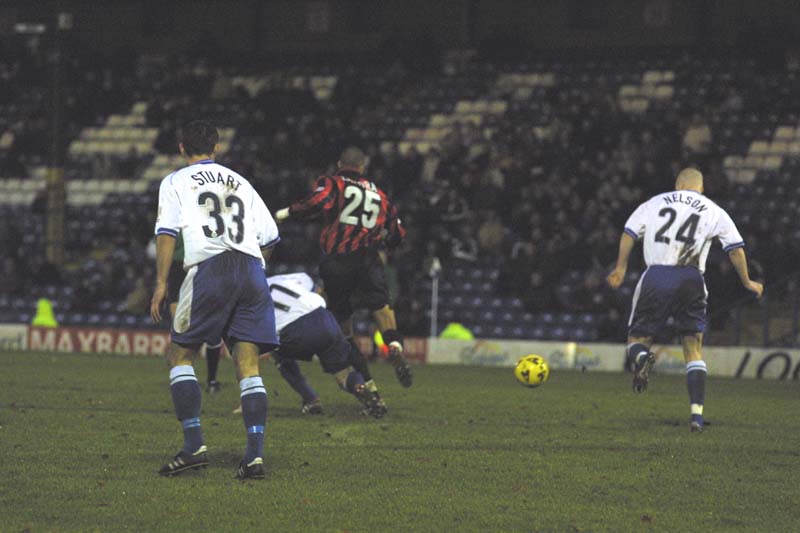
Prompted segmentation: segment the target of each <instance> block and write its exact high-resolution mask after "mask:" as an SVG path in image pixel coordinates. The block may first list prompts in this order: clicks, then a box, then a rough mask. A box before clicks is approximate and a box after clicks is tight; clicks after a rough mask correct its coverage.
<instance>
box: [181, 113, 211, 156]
mask: <svg viewBox="0 0 800 533" xmlns="http://www.w3.org/2000/svg"><path fill="white" fill-rule="evenodd" d="M178 142H180V143H181V144H183V150H184V151H185V152H186V155H190V156H191V155H201V154H211V153H212V152H214V145H215V144H217V143H218V142H219V132H218V131H217V128H215V127H214V126H213V125H211V124H210V123H208V122H205V121H203V120H193V121H192V122H189V123H187V124H184V126H183V127H182V128H181V131H180V133H179V134H178Z"/></svg>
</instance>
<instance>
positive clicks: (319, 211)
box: [289, 175, 405, 254]
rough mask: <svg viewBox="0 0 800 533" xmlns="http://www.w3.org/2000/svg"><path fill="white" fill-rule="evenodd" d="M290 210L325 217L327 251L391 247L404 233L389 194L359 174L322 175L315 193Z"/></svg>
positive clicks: (323, 244)
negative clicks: (380, 246)
mask: <svg viewBox="0 0 800 533" xmlns="http://www.w3.org/2000/svg"><path fill="white" fill-rule="evenodd" d="M289 212H290V213H291V215H292V216H294V217H297V218H300V219H304V218H315V217H317V216H321V217H322V224H323V228H322V232H321V233H320V238H319V245H320V248H321V249H322V251H323V252H324V253H326V254H342V253H348V252H354V251H356V250H358V249H360V248H369V247H371V246H374V245H377V244H378V243H380V242H385V244H386V245H387V246H389V247H392V246H395V245H397V244H398V243H399V242H400V241H401V240H402V239H403V237H404V236H405V229H404V228H403V226H402V223H401V222H400V218H399V217H398V216H397V210H396V209H395V207H394V206H393V205H392V203H391V202H390V201H389V198H388V197H387V196H386V193H384V192H383V191H382V190H381V189H379V188H378V187H377V186H376V185H375V184H374V183H372V182H371V181H369V180H366V179H364V178H362V177H358V176H356V175H353V176H352V177H350V176H341V175H337V176H322V177H320V178H319V179H318V180H317V182H316V185H315V188H314V192H313V193H312V194H311V195H310V196H308V197H307V198H304V199H303V200H300V201H299V202H295V203H294V204H292V205H291V206H289Z"/></svg>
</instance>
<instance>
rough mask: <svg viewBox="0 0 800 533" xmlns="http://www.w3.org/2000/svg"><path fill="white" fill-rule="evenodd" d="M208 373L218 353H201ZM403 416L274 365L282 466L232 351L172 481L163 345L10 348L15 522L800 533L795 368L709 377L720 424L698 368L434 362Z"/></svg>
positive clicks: (6, 522)
mask: <svg viewBox="0 0 800 533" xmlns="http://www.w3.org/2000/svg"><path fill="white" fill-rule="evenodd" d="M198 363H199V364H198V375H200V376H201V381H202V380H203V376H204V374H205V372H204V370H205V369H204V366H205V365H204V363H203V362H202V361H199V362H198ZM373 366H374V370H375V374H376V380H377V381H378V383H379V384H380V385H381V387H382V390H383V393H384V396H385V398H386V400H387V403H388V405H389V409H390V412H389V415H388V416H387V417H385V418H384V419H382V420H373V419H367V418H364V417H362V416H361V415H359V414H358V411H359V410H358V408H357V405H356V403H355V401H354V400H352V399H351V398H350V397H349V396H348V395H346V394H344V393H342V392H339V391H338V390H337V389H336V388H335V385H334V383H333V380H332V379H331V378H330V377H329V376H326V375H324V374H322V372H321V370H319V368H318V365H308V364H305V365H303V369H304V371H305V372H306V373H307V375H308V376H309V379H310V380H311V382H312V383H313V384H314V385H315V387H316V388H317V390H318V391H319V392H320V394H321V396H322V399H323V402H324V405H325V409H326V412H325V414H324V415H322V416H319V417H306V416H303V415H301V414H300V413H299V401H298V399H297V397H296V396H295V395H294V393H293V392H292V391H291V390H290V389H289V388H288V386H287V385H286V384H284V383H283V382H282V380H281V379H280V376H279V375H278V373H277V371H276V370H275V368H274V366H273V365H272V364H271V363H267V364H265V365H263V369H264V372H263V373H264V374H265V375H266V384H267V388H268V390H269V393H270V415H269V421H268V426H267V439H266V440H267V448H266V458H265V463H266V467H267V479H266V480H264V481H260V482H248V483H240V482H238V481H236V480H235V479H234V475H235V469H236V465H237V464H238V461H239V459H240V457H241V453H242V451H243V446H244V439H245V436H244V428H243V427H242V422H241V418H240V417H239V416H238V415H232V414H230V413H231V410H232V408H233V407H235V405H236V403H237V402H238V390H237V387H236V386H235V384H234V380H233V370H232V365H231V363H230V361H223V362H222V363H221V368H220V376H221V379H222V381H223V382H224V384H225V388H224V389H223V392H222V393H220V394H219V395H216V396H213V397H208V396H207V395H204V398H203V414H202V422H203V427H204V432H205V437H206V442H207V444H208V447H209V457H210V460H211V462H212V463H211V465H210V466H209V468H207V469H205V470H201V471H198V472H188V473H186V474H184V475H182V476H180V477H177V478H173V479H167V478H161V477H159V476H158V475H157V474H156V470H157V468H158V467H159V466H160V465H161V464H162V463H163V462H165V461H166V460H167V459H168V458H169V457H170V456H171V455H172V454H174V453H175V452H176V451H177V450H178V448H179V447H180V443H181V433H180V425H179V423H178V422H177V421H176V420H175V418H174V415H173V414H172V404H171V400H170V396H169V391H168V385H167V383H168V377H167V370H166V366H165V364H164V362H163V361H161V360H158V359H146V358H132V357H119V356H97V355H41V354H38V355H37V354H30V353H0V517H1V518H0V531H114V530H131V531H185V530H204V531H223V530H229V531H496V530H505V531H508V530H514V531H520V530H527V531H609V530H611V531H631V530H642V529H651V530H658V531H730V530H750V531H797V529H798V527H800V526H799V524H800V482H798V477H797V476H798V474H800V410H799V409H798V405H800V404H798V399H800V393H798V383H797V382H775V381H747V380H739V381H737V380H731V379H710V380H709V383H708V392H707V403H706V417H707V420H709V421H710V422H711V425H710V426H709V427H708V428H707V429H706V431H705V432H704V433H702V434H691V433H690V432H689V430H688V405H687V396H686V392H685V382H684V378H683V377H682V376H659V375H655V376H654V377H653V379H652V380H651V385H650V390H649V391H648V392H647V393H646V394H644V395H642V396H636V395H634V394H633V393H632V392H631V390H630V378H629V376H627V375H624V374H622V373H619V374H603V373H580V372H567V371H554V372H552V374H551V376H550V380H549V382H548V383H547V384H546V385H544V386H543V387H540V388H538V389H526V388H524V387H522V386H519V385H517V383H516V381H515V380H514V377H513V373H512V371H511V370H510V369H498V368H483V367H454V366H420V367H417V368H416V381H415V383H414V386H413V387H412V388H411V389H402V388H401V387H400V386H399V384H398V383H397V382H396V381H395V380H394V377H393V375H392V372H391V368H390V367H389V366H388V365H384V364H376V365H373Z"/></svg>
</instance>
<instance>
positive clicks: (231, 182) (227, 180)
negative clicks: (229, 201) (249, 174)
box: [191, 170, 241, 191]
mask: <svg viewBox="0 0 800 533" xmlns="http://www.w3.org/2000/svg"><path fill="white" fill-rule="evenodd" d="M191 178H192V179H193V180H194V181H196V182H197V183H198V184H199V185H208V184H210V183H221V184H223V185H225V186H226V187H228V188H229V189H233V190H234V191H237V190H239V185H241V183H239V180H237V179H236V178H234V177H233V176H231V175H230V174H228V176H227V177H223V176H222V172H217V175H216V177H215V176H214V173H213V172H208V171H207V170H201V171H199V172H197V173H196V174H192V175H191Z"/></svg>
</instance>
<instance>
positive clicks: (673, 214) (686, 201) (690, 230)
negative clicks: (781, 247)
mask: <svg viewBox="0 0 800 533" xmlns="http://www.w3.org/2000/svg"><path fill="white" fill-rule="evenodd" d="M625 233H627V234H628V235H630V236H631V237H633V238H634V239H635V240H640V239H641V240H643V241H644V261H645V263H646V264H647V266H651V265H668V266H692V267H695V268H697V269H698V270H700V272H703V271H705V268H706V258H707V257H708V250H709V248H710V247H711V241H712V240H713V239H715V238H717V239H719V241H720V244H722V249H723V250H724V251H725V252H729V251H731V250H733V249H735V248H741V247H743V246H744V241H743V240H742V236H741V235H740V234H739V230H737V229H736V225H735V224H734V223H733V220H731V217H730V216H729V215H728V213H726V212H725V210H724V209H722V208H721V207H720V206H718V205H717V204H716V203H714V202H713V201H712V200H710V199H708V198H706V197H705V196H703V195H702V194H700V193H698V192H695V191H686V190H684V191H672V192H665V193H662V194H657V195H655V196H653V197H652V198H650V199H649V200H647V201H646V202H644V203H643V204H641V205H640V206H639V207H638V208H636V211H634V212H633V214H632V215H631V216H630V218H628V221H627V222H626V223H625Z"/></svg>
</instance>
